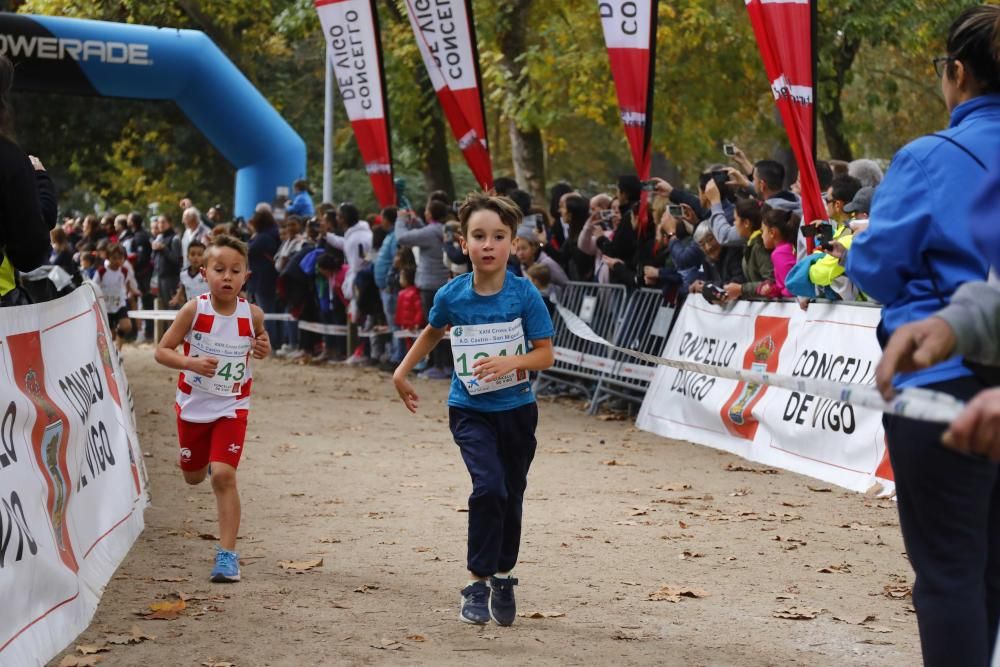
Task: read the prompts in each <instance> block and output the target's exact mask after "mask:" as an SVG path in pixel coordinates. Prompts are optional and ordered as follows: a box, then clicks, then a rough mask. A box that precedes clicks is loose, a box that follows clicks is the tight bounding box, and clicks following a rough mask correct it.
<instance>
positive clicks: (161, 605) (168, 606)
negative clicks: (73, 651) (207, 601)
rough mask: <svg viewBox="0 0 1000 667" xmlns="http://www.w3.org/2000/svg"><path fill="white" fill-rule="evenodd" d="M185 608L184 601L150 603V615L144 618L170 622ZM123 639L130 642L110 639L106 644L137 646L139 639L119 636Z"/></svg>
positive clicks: (130, 636)
mask: <svg viewBox="0 0 1000 667" xmlns="http://www.w3.org/2000/svg"><path fill="white" fill-rule="evenodd" d="M186 608H187V603H186V602H184V600H167V601H166V602H151V603H150V605H149V609H150V611H151V612H152V613H149V614H146V615H145V618H148V619H150V620H154V621H172V620H174V619H175V618H177V617H178V616H179V615H180V613H181V612H182V611H184V609H186ZM121 636H123V637H128V638H129V640H130V641H127V642H116V641H114V640H113V639H111V638H110V637H109V638H108V643H110V644H117V643H126V644H138V643H139V642H140V641H142V640H141V639H139V638H138V637H135V636H132V635H121Z"/></svg>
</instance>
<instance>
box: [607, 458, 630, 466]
mask: <svg viewBox="0 0 1000 667" xmlns="http://www.w3.org/2000/svg"><path fill="white" fill-rule="evenodd" d="M601 464H603V465H606V466H634V465H635V464H634V463H629V462H628V461H625V460H619V459H608V460H607V461H601Z"/></svg>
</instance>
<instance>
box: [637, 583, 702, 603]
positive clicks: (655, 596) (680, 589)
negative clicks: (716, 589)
mask: <svg viewBox="0 0 1000 667" xmlns="http://www.w3.org/2000/svg"><path fill="white" fill-rule="evenodd" d="M705 597H708V593H707V592H706V591H703V590H701V589H700V588H688V587H686V586H669V585H667V586H664V587H662V588H661V589H660V590H658V591H653V592H652V593H650V594H649V597H647V598H646V599H647V600H651V601H653V602H660V601H664V600H665V601H667V602H680V601H681V598H705Z"/></svg>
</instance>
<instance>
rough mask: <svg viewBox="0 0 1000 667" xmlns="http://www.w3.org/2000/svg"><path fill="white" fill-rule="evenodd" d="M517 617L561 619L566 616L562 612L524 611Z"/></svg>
mask: <svg viewBox="0 0 1000 667" xmlns="http://www.w3.org/2000/svg"><path fill="white" fill-rule="evenodd" d="M517 615H518V616H520V617H521V618H560V617H562V616H565V615H566V614H565V613H563V612H561V611H522V612H518V614H517Z"/></svg>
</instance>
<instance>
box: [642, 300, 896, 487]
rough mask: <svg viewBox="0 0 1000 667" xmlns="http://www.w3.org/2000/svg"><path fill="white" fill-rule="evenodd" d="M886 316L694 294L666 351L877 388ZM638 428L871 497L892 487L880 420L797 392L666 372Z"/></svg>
mask: <svg viewBox="0 0 1000 667" xmlns="http://www.w3.org/2000/svg"><path fill="white" fill-rule="evenodd" d="M878 321H879V310H878V309H877V308H863V307H851V306H847V305H843V304H840V305H834V304H812V305H810V307H809V310H808V311H806V312H803V311H802V310H801V309H799V307H798V306H797V305H796V304H792V303H763V302H746V301H739V302H737V303H736V304H733V305H732V306H728V307H726V308H721V307H719V306H714V305H710V304H708V303H707V302H706V301H705V300H704V299H703V298H701V297H700V296H693V297H692V298H690V299H688V301H687V303H686V304H685V305H684V308H683V309H682V311H681V313H680V315H679V316H678V319H677V322H676V323H675V325H674V329H673V332H672V333H671V335H670V339H669V340H668V341H667V345H666V348H665V350H664V352H663V355H662V356H664V357H666V358H667V359H672V360H678V361H685V362H694V363H699V364H707V365H709V366H716V367H721V368H729V369H745V370H752V371H757V372H761V373H777V374H781V375H790V376H793V377H797V378H809V379H815V380H829V381H834V382H844V383H852V384H864V385H871V384H872V383H873V382H874V378H875V367H876V365H877V364H878V360H879V358H880V357H881V354H882V353H881V350H880V349H879V346H878V342H877V341H876V338H875V329H876V327H877V326H878ZM637 425H638V426H639V428H641V429H643V430H647V431H651V432H654V433H657V434H659V435H662V436H665V437H669V438H678V439H683V440H690V441H691V442H696V443H699V444H703V445H709V446H711V447H716V448H718V449H723V450H726V451H728V452H732V453H734V454H738V455H740V456H742V457H744V458H747V459H750V460H753V461H758V462H760V463H764V464H767V465H772V466H775V467H779V468H783V469H786V470H792V471H795V472H799V473H802V474H805V475H809V476H811V477H816V478H818V479H822V480H825V481H828V482H832V483H834V484H838V485H840V486H843V487H846V488H849V489H854V490H856V491H864V490H866V489H868V488H870V487H871V486H872V484H873V483H875V481H876V478H877V479H878V480H879V481H880V483H882V484H883V485H884V486H886V487H890V486H891V484H892V471H891V469H890V468H889V463H888V458H887V456H886V450H885V438H884V431H883V429H882V421H881V413H879V412H878V411H876V410H871V409H868V408H863V407H859V406H856V405H851V404H848V403H844V402H842V401H837V400H834V399H832V398H824V397H820V396H815V395H812V394H807V393H803V392H798V391H790V390H787V389H780V388H777V387H768V386H763V385H760V384H756V383H752V382H749V383H748V382H739V381H737V380H731V379H725V378H721V377H712V376H709V375H703V374H701V373H696V372H692V371H689V370H682V369H675V368H668V367H665V366H659V367H657V369H656V375H655V377H654V379H653V382H652V384H651V385H650V387H649V390H648V391H647V393H646V397H645V400H644V401H643V404H642V408H641V410H640V411H639V419H638V421H637Z"/></svg>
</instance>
